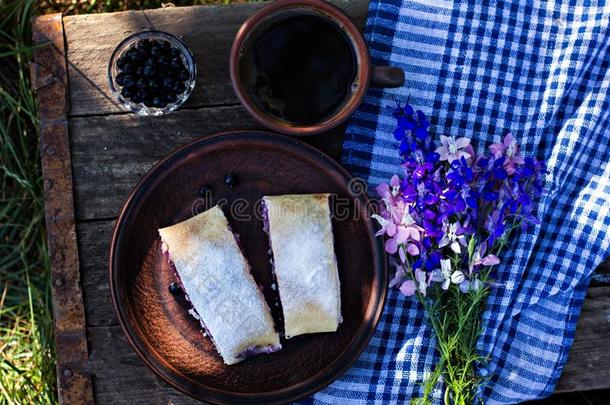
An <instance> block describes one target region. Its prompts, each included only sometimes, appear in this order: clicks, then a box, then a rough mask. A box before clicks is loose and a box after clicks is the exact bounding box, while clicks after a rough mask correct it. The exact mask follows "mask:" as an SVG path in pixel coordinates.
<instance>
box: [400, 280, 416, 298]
mask: <svg viewBox="0 0 610 405" xmlns="http://www.w3.org/2000/svg"><path fill="white" fill-rule="evenodd" d="M399 290H400V292H401V293H403V294H404V295H405V296H407V297H410V296H412V295H413V294H415V290H416V287H415V282H414V281H413V280H407V281H405V282H404V283H402V284H401V285H400V287H399Z"/></svg>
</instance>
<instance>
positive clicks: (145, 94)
mask: <svg viewBox="0 0 610 405" xmlns="http://www.w3.org/2000/svg"><path fill="white" fill-rule="evenodd" d="M136 94H137V96H138V98H139V99H140V101H138V103H142V102H144V101H145V100H146V99H147V98H148V92H147V91H146V90H138V92H137V93H136Z"/></svg>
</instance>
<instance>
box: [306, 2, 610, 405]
mask: <svg viewBox="0 0 610 405" xmlns="http://www.w3.org/2000/svg"><path fill="white" fill-rule="evenodd" d="M609 25H610V5H608V4H604V2H602V1H600V2H599V3H597V2H593V1H587V0H580V1H573V2H569V1H563V0H557V1H555V2H553V1H549V2H530V1H519V0H513V1H499V2H497V3H493V4H486V3H480V2H476V3H475V2H464V3H463V4H462V3H459V2H457V1H456V2H454V3H452V2H440V1H432V0H431V1H425V0H421V1H417V0H416V1H400V0H372V1H371V3H370V7H369V17H368V23H367V28H366V36H367V40H368V41H369V45H370V51H371V55H372V58H373V62H374V63H376V64H391V65H394V66H399V67H401V68H403V69H404V71H405V73H406V84H405V86H404V87H402V88H399V89H392V90H380V89H371V90H370V91H369V92H368V95H367V97H366V99H365V102H364V103H363V104H362V106H361V107H360V109H359V111H358V112H357V113H356V115H355V117H354V118H353V120H352V122H351V125H350V126H349V129H348V132H347V136H346V141H345V144H344V164H345V165H346V166H347V167H348V169H350V170H351V172H352V173H353V174H354V175H355V176H358V177H360V178H362V179H365V180H366V181H367V182H368V184H369V187H370V190H372V188H373V187H374V186H375V185H377V184H378V183H380V182H385V181H388V179H389V178H390V177H391V175H392V174H394V173H399V172H400V168H399V156H398V150H397V141H395V140H394V138H393V130H394V127H395V119H394V118H393V117H392V115H391V112H392V107H393V106H395V104H396V102H397V101H398V102H401V103H403V102H405V101H406V100H407V98H408V97H410V103H411V104H412V105H413V106H414V107H415V108H419V109H421V110H423V111H424V112H425V113H426V114H427V115H428V116H429V117H430V119H431V124H432V128H431V131H432V133H435V134H436V135H437V136H438V135H440V134H446V135H449V134H452V135H456V136H467V137H470V138H472V139H473V141H474V143H475V144H477V145H478V147H479V151H481V148H483V147H486V146H487V145H488V144H489V143H491V142H500V141H501V140H502V139H503V137H504V135H505V134H506V133H507V132H509V131H510V132H512V133H513V134H514V136H515V137H516V139H517V140H518V141H519V143H521V145H522V152H523V153H524V154H525V155H536V156H539V157H544V158H545V160H546V161H547V163H548V167H549V172H550V173H549V175H548V177H547V184H548V192H547V194H546V196H545V197H544V198H543V199H542V201H541V203H540V208H539V212H538V216H539V218H540V219H541V221H542V225H541V226H538V227H533V228H530V230H529V231H528V232H526V233H522V234H520V235H519V236H518V237H517V238H516V239H514V241H513V244H512V248H510V249H509V250H507V251H506V252H505V253H504V255H503V263H502V265H501V266H499V268H498V272H499V274H498V278H499V280H500V281H501V282H502V283H503V284H504V288H498V289H495V290H494V291H493V292H492V294H491V297H490V299H489V301H488V305H487V310H486V312H485V314H484V325H483V326H484V331H483V335H482V336H481V338H480V340H479V350H480V352H481V353H483V354H485V355H487V356H489V363H488V365H487V366H486V367H485V368H484V369H481V370H479V371H480V373H481V374H482V375H485V376H488V378H489V382H488V384H487V385H486V387H485V388H484V389H483V391H482V395H483V397H484V398H485V399H486V401H487V402H488V403H513V402H519V401H523V400H527V399H533V398H540V397H544V396H547V395H549V394H551V393H552V392H553V389H554V387H555V384H556V383H557V380H558V379H559V377H560V375H561V372H562V369H563V366H564V364H565V362H566V360H567V357H568V352H569V349H570V345H571V343H572V340H573V337H574V329H575V327H576V322H577V320H578V315H579V312H580V308H581V306H582V303H583V299H584V296H585V291H586V289H587V286H588V283H589V279H590V276H591V273H592V272H593V271H594V270H595V268H596V267H597V266H598V265H599V264H600V262H601V261H602V260H603V258H604V257H606V256H608V255H609V254H610V231H609V227H610V213H609V211H610V163H609V162H610V28H609ZM436 361H437V356H436V354H435V350H434V340H433V338H432V336H431V330H430V328H429V327H428V326H427V325H426V322H425V320H424V314H423V311H422V308H421V307H420V306H419V305H418V304H416V300H415V299H413V298H405V297H403V296H401V295H400V293H399V292H396V291H395V290H392V291H390V292H389V294H388V300H387V303H386V308H385V311H384V313H383V317H382V318H381V322H380V323H379V326H378V328H377V331H376V333H375V334H374V336H373V338H372V339H371V341H370V344H369V345H368V347H367V348H366V350H365V352H364V353H363V354H362V356H361V357H360V359H359V360H358V361H357V362H356V363H355V365H354V366H353V367H352V368H351V369H350V370H349V371H348V372H347V373H346V374H345V375H344V376H343V377H341V378H340V379H339V380H337V381H335V382H334V383H333V384H331V385H330V386H329V387H327V388H326V389H324V390H323V391H321V392H319V393H317V394H316V395H314V396H313V397H312V398H310V399H309V400H308V401H312V402H319V403H349V404H355V403H371V402H378V403H381V402H383V403H386V402H407V401H409V400H410V399H412V398H414V397H417V396H420V395H421V394H422V391H423V389H422V386H421V383H422V382H423V381H424V380H425V378H426V376H427V374H428V373H429V372H430V370H431V368H432V367H433V365H434V364H436ZM441 394H442V389H441V388H440V387H439V388H438V389H437V390H436V391H435V392H434V396H435V399H436V401H438V402H440V401H441Z"/></svg>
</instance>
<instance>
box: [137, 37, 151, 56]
mask: <svg viewBox="0 0 610 405" xmlns="http://www.w3.org/2000/svg"><path fill="white" fill-rule="evenodd" d="M136 48H138V50H139V51H140V52H142V53H143V54H147V53H148V52H149V51H150V40H148V39H143V40H141V41H140V42H138V43H137V44H136Z"/></svg>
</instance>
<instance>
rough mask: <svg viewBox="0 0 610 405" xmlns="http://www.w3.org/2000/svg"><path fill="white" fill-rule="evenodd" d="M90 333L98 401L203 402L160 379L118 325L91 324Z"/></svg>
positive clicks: (159, 404)
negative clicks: (99, 325)
mask: <svg viewBox="0 0 610 405" xmlns="http://www.w3.org/2000/svg"><path fill="white" fill-rule="evenodd" d="M87 334H88V337H89V347H90V355H89V369H90V371H91V374H92V375H93V387H94V395H95V400H96V403H97V404H104V405H105V404H113V405H116V404H147V405H168V404H173V405H187V404H201V402H199V401H197V400H195V399H192V398H191V397H188V396H186V395H184V394H181V393H180V392H179V391H177V390H176V389H174V388H172V387H171V386H170V385H168V384H167V383H165V382H164V381H163V380H161V379H160V378H157V377H156V376H155V375H154V374H153V372H152V371H151V370H150V369H149V368H148V367H146V365H145V364H144V363H143V362H142V360H140V358H139V357H138V356H137V354H136V353H135V352H134V351H133V349H132V347H131V346H130V345H129V343H128V342H127V339H126V338H125V335H124V334H123V331H122V330H121V328H120V327H119V326H109V327H97V328H91V327H90V328H88V329H87Z"/></svg>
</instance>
